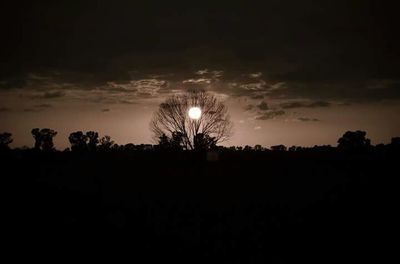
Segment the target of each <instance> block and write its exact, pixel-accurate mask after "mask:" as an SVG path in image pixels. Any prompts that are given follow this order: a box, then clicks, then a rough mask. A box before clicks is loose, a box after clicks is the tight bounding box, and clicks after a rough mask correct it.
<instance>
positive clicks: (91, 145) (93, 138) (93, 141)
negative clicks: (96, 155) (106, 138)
mask: <svg viewBox="0 0 400 264" xmlns="http://www.w3.org/2000/svg"><path fill="white" fill-rule="evenodd" d="M86 137H87V138H88V140H89V142H88V149H89V150H90V151H95V150H96V148H97V144H99V133H97V132H94V131H89V132H86Z"/></svg>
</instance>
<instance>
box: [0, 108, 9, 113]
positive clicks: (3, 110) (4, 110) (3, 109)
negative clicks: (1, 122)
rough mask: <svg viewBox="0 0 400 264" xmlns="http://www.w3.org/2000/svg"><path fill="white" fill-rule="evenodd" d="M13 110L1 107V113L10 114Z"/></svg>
mask: <svg viewBox="0 0 400 264" xmlns="http://www.w3.org/2000/svg"><path fill="white" fill-rule="evenodd" d="M10 111H11V109H10V108H8V107H0V112H10Z"/></svg>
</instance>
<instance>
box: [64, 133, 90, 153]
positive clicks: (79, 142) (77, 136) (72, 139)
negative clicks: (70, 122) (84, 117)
mask: <svg viewBox="0 0 400 264" xmlns="http://www.w3.org/2000/svg"><path fill="white" fill-rule="evenodd" d="M68 140H69V143H71V150H72V151H86V150H87V149H88V146H87V142H88V136H87V135H85V134H84V133H83V132H82V131H76V132H73V133H71V134H69V137H68Z"/></svg>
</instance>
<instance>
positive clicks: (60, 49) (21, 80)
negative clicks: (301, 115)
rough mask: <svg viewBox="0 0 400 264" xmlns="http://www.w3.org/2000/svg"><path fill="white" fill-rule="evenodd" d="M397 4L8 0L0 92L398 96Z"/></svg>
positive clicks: (369, 0)
mask: <svg viewBox="0 0 400 264" xmlns="http://www.w3.org/2000/svg"><path fill="white" fill-rule="evenodd" d="M398 7H399V4H398V1H396V2H395V1H373V0H365V1H348V0H337V1H311V0H305V1H289V0H282V1H275V0H265V1H256V2H254V1H248V2H246V1H228V0H221V1H207V0H205V1H202V3H201V4H200V5H199V4H198V3H195V2H193V3H192V2H186V3H185V4H183V3H181V2H180V1H168V2H165V1H128V0H121V1H118V3H110V2H109V1H105V0H100V1H96V4H95V5H94V4H93V3H92V1H87V2H86V1H85V2H83V1H67V0H60V1H57V4H55V3H48V2H47V1H24V5H22V4H21V3H20V1H7V3H5V4H4V5H3V6H2V9H4V10H7V12H6V13H5V14H3V16H1V18H0V29H1V32H2V33H3V36H5V38H6V39H7V41H2V42H1V43H0V50H2V51H3V54H2V60H1V62H0V89H2V90H5V89H10V88H22V89H27V90H28V89H36V90H40V91H42V92H43V91H45V92H47V93H49V94H48V95H47V96H45V97H46V98H57V97H60V96H56V95H55V94H53V96H54V97H52V95H51V94H50V93H51V91H52V90H54V89H58V90H62V91H68V90H75V89H81V90H90V91H92V90H97V89H103V90H106V91H107V92H109V93H110V94H119V93H132V94H134V95H135V96H136V97H137V98H152V97H156V96H159V95H160V94H166V93H168V92H169V91H170V90H173V89H182V88H178V87H180V86H183V85H189V86H190V85H202V86H207V87H208V86H214V85H215V86H218V87H209V89H214V90H219V91H220V92H221V93H225V94H229V95H232V96H246V97H249V98H252V99H263V98H284V99H299V98H306V99H310V100H326V101H329V100H333V99H338V100H342V99H348V100H350V101H352V102H353V101H363V100H364V101H377V100H382V99H400V89H399V76H400V67H398V61H399V60H400V48H399V47H400V41H399V37H398V36H399V34H398V28H397V26H396V25H397V23H396V22H397V17H398V16H397V11H396V10H398ZM21 10H23V11H21ZM132 14H135V15H132ZM282 18H284V20H282ZM10 21H12V23H10ZM27 21H29V23H28V22H27ZM15 32H18V34H16V33H15ZM176 76H178V77H176ZM370 80H373V81H372V82H373V83H374V82H375V83H378V84H373V85H370V84H369V83H368V82H370ZM164 81H166V82H164ZM109 83H112V85H110V84H109ZM173 83H174V84H175V85H172V84H173ZM233 83H235V84H236V85H231V84H233ZM178 84H179V85H178ZM315 107H321V106H315Z"/></svg>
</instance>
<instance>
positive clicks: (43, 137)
mask: <svg viewBox="0 0 400 264" xmlns="http://www.w3.org/2000/svg"><path fill="white" fill-rule="evenodd" d="M31 133H32V136H33V138H34V139H35V149H38V150H39V149H41V150H44V151H50V150H54V143H53V138H54V137H55V136H56V135H57V132H56V131H55V130H53V129H50V128H43V129H39V128H34V129H32V131H31Z"/></svg>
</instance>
